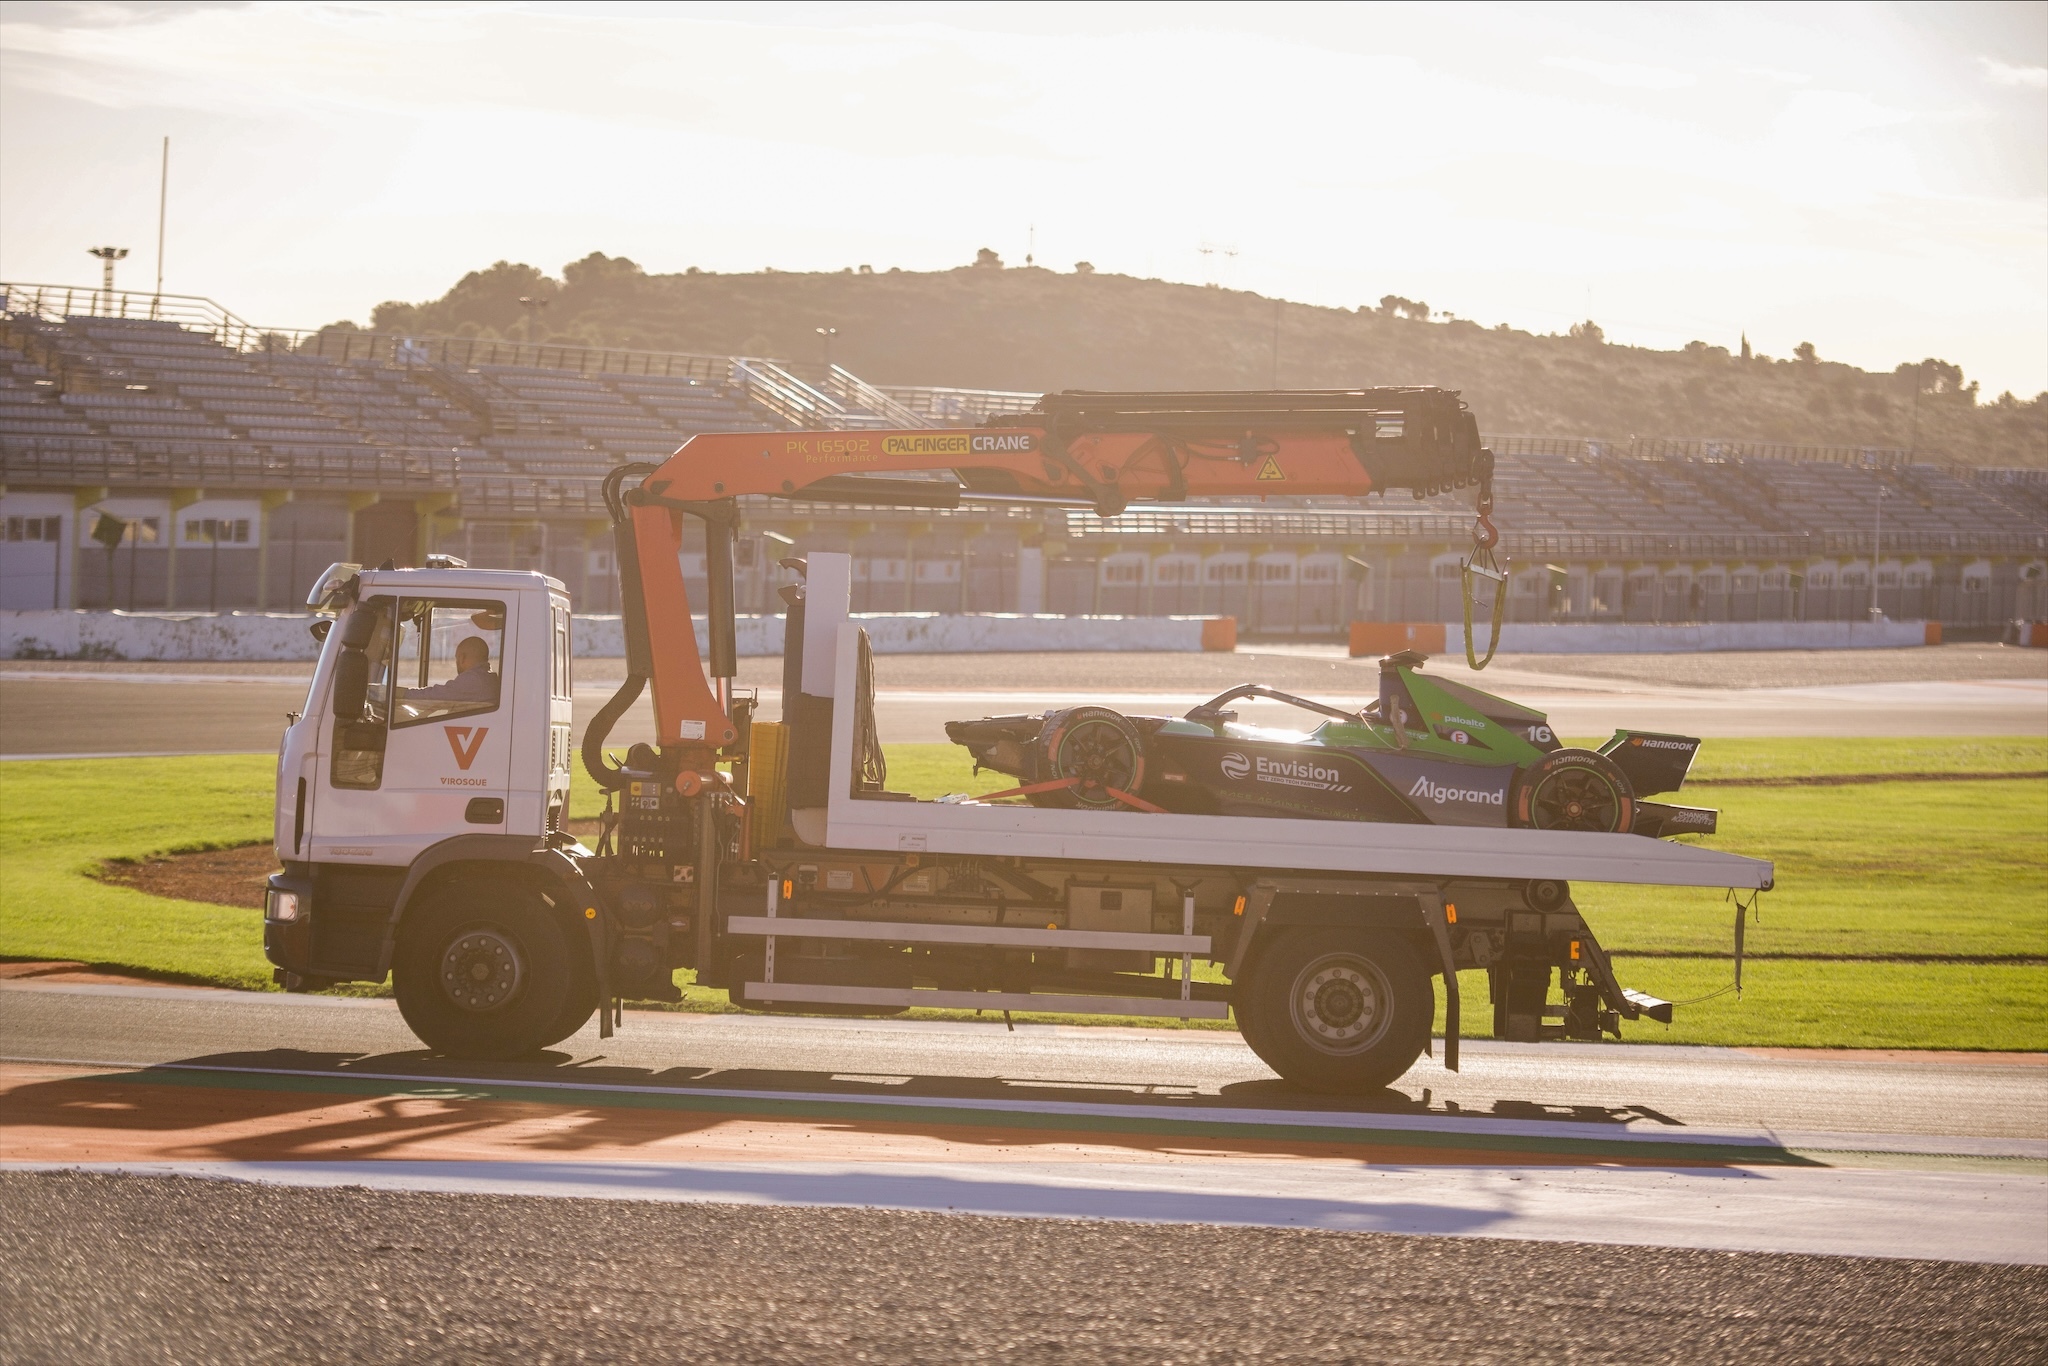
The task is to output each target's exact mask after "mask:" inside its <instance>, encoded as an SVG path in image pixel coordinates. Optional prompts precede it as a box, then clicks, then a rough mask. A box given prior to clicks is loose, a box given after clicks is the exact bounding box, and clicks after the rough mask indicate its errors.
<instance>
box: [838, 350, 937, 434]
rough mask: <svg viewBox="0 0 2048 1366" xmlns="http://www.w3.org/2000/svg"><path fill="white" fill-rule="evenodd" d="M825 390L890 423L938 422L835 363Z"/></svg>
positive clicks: (918, 424)
mask: <svg viewBox="0 0 2048 1366" xmlns="http://www.w3.org/2000/svg"><path fill="white" fill-rule="evenodd" d="M825 392H826V393H828V394H831V395H832V396H833V397H834V398H836V399H838V400H839V401H840V402H841V403H844V404H846V405H848V406H850V407H854V408H865V409H866V410H867V411H869V412H871V413H873V414H874V415H875V416H876V417H878V418H880V419H881V420H882V421H883V422H885V423H887V424H888V425H889V426H891V427H900V428H918V427H935V426H937V425H938V424H937V423H935V422H933V421H932V420H931V419H930V418H928V417H926V416H925V415H924V414H922V413H919V412H916V411H914V410H913V409H910V408H907V407H905V406H904V405H903V404H901V403H898V402H897V401H896V400H895V399H893V398H891V397H890V396H889V395H888V394H887V393H885V392H883V391H882V390H880V389H877V388H876V387H875V386H874V385H872V384H869V383H868V382H867V381H866V380H864V379H862V378H861V377H860V376H859V375H856V374H854V373H853V372H852V371H850V370H846V369H843V368H841V367H840V366H837V365H835V366H832V367H831V369H830V370H828V371H827V372H826V375H825Z"/></svg>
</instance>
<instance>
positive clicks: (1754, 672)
mask: <svg viewBox="0 0 2048 1366" xmlns="http://www.w3.org/2000/svg"><path fill="white" fill-rule="evenodd" d="M739 665H740V676H739V679H738V682H739V685H740V686H741V687H747V688H757V687H767V688H775V687H779V686H781V682H782V661H781V660H780V659H779V658H754V657H749V658H745V659H742V660H740V662H739ZM1430 666H1431V667H1432V668H1433V669H1436V670H1439V671H1442V672H1445V673H1449V674H1452V675H1453V676H1454V677H1467V676H1470V670H1468V669H1466V667H1465V661H1464V660H1463V659H1462V658H1461V657H1460V656H1458V655H1456V654H1446V655H1440V656H1437V657H1436V658H1434V659H1432V660H1431V662H1430ZM311 667H312V666H311V664H310V663H290V662H249V663H217V662H196V661H195V662H186V661H171V660H167V661H162V662H151V661H147V660H75V659H53V660H9V661H6V662H5V663H4V664H0V672H4V673H66V674H69V673H97V674H109V675H119V674H176V675H182V676H185V677H195V676H218V677H231V678H244V679H258V678H263V679H270V678H274V679H277V680H278V681H279V682H286V681H289V682H294V683H300V684H303V681H304V680H305V678H306V677H307V675H308V673H309V672H310V670H311ZM876 670H877V674H878V676H879V679H880V681H881V682H882V684H883V685H884V686H885V687H893V688H928V689H944V690H949V691H975V692H983V691H1013V690H1014V691H1020V692H1021V691H1029V690H1033V689H1054V690H1059V691H1070V690H1073V689H1077V688H1081V689H1086V688H1094V689H1100V690H1102V691H1105V692H1145V691H1151V690H1164V691H1170V692H1183V691H1200V690H1202V689H1203V688H1206V687H1211V686H1213V687H1215V688H1216V689H1217V690H1218V691H1221V690H1222V689H1224V688H1228V687H1231V686H1233V685H1235V684H1238V683H1243V682H1246V681H1248V680H1256V681H1260V682H1265V683H1270V684H1272V685H1274V686H1275V687H1281V688H1289V687H1297V688H1313V687H1316V686H1322V687H1335V688H1340V689H1344V690H1346V691H1350V692H1358V691H1361V690H1362V691H1366V692H1371V691H1374V690H1376V688H1377V684H1376V683H1375V682H1374V681H1373V680H1374V678H1375V677H1376V675H1377V672H1378V661H1377V660H1375V659H1356V660H1354V659H1350V658H1347V657H1346V656H1345V654H1344V652H1343V650H1342V649H1341V648H1339V647H1338V646H1335V645H1262V644H1250V645H1246V646H1244V647H1243V648H1241V649H1239V650H1238V651H1236V652H1235V653H1234V654H1222V653H1201V654H1193V653H1191V654H1178V653H1171V652H1132V653H1128V654H1110V653H1100V652H1086V653H1083V652H1075V653H1044V654H975V655H884V656H882V657H881V658H880V659H879V660H878V661H877V663H876ZM576 673H577V682H578V684H579V685H580V686H586V687H597V686H602V685H604V684H605V683H606V682H607V681H613V680H618V679H621V678H623V677H624V676H625V664H624V661H623V660H617V659H583V660H579V661H577V665H576ZM1487 673H1488V675H1490V676H1493V677H1497V678H1500V679H1502V680H1503V685H1505V684H1506V681H1507V679H1508V678H1509V677H1510V676H1512V677H1513V678H1514V681H1515V682H1517V683H1520V684H1522V685H1523V686H1527V685H1528V684H1530V683H1533V682H1538V681H1542V682H1548V683H1551V684H1553V685H1556V686H1563V687H1569V686H1574V685H1576V686H1580V687H1586V686H1593V687H1599V686H1602V685H1604V684H1607V683H1614V682H1622V683H1631V684H1649V685H1652V686H1662V687H1681V688H1794V687H1814V686H1824V685H1827V684H1837V683H1922V682H1928V683H1932V682H1959V681H1965V680H1971V679H2005V678H2043V679H2048V650H2033V649H2022V648H2020V647H2018V646H2010V645H1936V646H1926V647H1921V648H1918V649H1903V650H1728V651H1717V652H1711V653H1704V654H1676V655H1522V654H1502V655H1499V656H1497V657H1496V658H1495V659H1494V661H1493V663H1492V665H1491V666H1490V667H1489V668H1488V670H1487ZM1535 675H1542V679H1541V680H1538V679H1537V678H1535V677H1534V676H1535ZM1482 681H1483V680H1482Z"/></svg>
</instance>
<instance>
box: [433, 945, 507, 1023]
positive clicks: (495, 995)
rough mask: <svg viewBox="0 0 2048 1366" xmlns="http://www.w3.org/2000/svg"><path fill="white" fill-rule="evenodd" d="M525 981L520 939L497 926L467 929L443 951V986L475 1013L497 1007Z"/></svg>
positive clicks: (454, 999) (451, 996)
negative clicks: (505, 932) (514, 937)
mask: <svg viewBox="0 0 2048 1366" xmlns="http://www.w3.org/2000/svg"><path fill="white" fill-rule="evenodd" d="M525 984H526V960H525V958H524V956H523V955H521V953H520V952H519V942H518V941H517V940H515V939H513V938H512V937H511V936H509V935H507V934H504V933H503V932H501V931H498V930H494V929H469V930H464V931H462V932H461V933H460V934H458V935H456V936H455V938H453V939H452V940H450V941H449V943H448V947H447V949H446V950H444V951H443V952H442V954H441V990H442V991H443V992H444V993H445V994H446V995H447V997H448V999H449V1000H450V1001H451V1002H453V1003H454V1004H455V1005H456V1006H457V1007H459V1008H460V1009H463V1010H467V1011H470V1012H472V1013H474V1014H483V1013H484V1012H487V1011H492V1010H497V1009H499V1008H500V1007H502V1006H504V1005H505V1004H506V1003H507V1002H508V1001H510V1000H512V999H513V998H514V997H515V996H517V995H518V994H519V988H520V987H522V986H524V985H525Z"/></svg>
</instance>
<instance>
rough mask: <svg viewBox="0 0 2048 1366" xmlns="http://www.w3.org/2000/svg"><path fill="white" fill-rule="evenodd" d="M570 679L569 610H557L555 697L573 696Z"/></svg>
mask: <svg viewBox="0 0 2048 1366" xmlns="http://www.w3.org/2000/svg"><path fill="white" fill-rule="evenodd" d="M573 695H574V694H573V692H572V690H571V687H570V677H569V609H568V608H566V607H557V608H556V609H555V696H556V697H558V698H564V699H566V698H568V697H571V696H573Z"/></svg>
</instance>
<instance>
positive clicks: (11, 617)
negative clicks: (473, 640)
mask: <svg viewBox="0 0 2048 1366" xmlns="http://www.w3.org/2000/svg"><path fill="white" fill-rule="evenodd" d="M854 619H855V620H856V621H858V622H860V624H861V625H863V626H865V627H867V628H868V636H869V638H870V639H871V640H873V642H874V647H875V651H876V653H878V654H978V653H1022V652H1030V651H1046V650H1078V651H1097V650H1101V651H1121V650H1156V651H1178V650H1189V651H1192V650H1229V649H1231V648H1232V647H1233V645H1234V644H1235V641H1236V623H1235V622H1233V621H1232V620H1231V619H1230V618H1228V617H1061V616H1018V615H1012V614H993V613H992V614H987V615H972V616H969V615H961V616H945V615H940V614H938V613H935V612H870V613H864V614H857V615H856V616H855V618H854ZM313 621H314V618H313V617H310V616H305V615H299V614H292V613H283V612H222V613H211V612H119V611H115V612H86V611H77V612H49V611H40V612H38V611H0V659H150V660H226V661H239V660H311V659H312V658H313V657H314V656H315V655H316V654H317V653H318V651H319V646H318V645H317V644H316V643H315V642H314V640H313V636H312V633H311V631H309V630H308V629H307V628H308V626H309V625H310V624H311V623H312V622H313ZM737 625H738V630H737V632H736V634H737V636H738V645H739V652H740V653H741V654H742V655H779V654H781V653H782V618H781V617H755V616H749V617H741V618H739V620H738V623H737ZM697 647H698V649H700V650H707V649H709V644H708V641H707V638H706V635H705V627H704V622H703V621H702V620H701V619H700V620H699V621H698V622H697ZM574 649H575V652H576V655H577V657H578V658H582V659H619V658H622V657H624V655H625V653H626V644H625V632H624V630H623V628H622V627H621V625H620V618H618V617H617V616H598V615H592V616H578V617H576V618H575V641H574Z"/></svg>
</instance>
